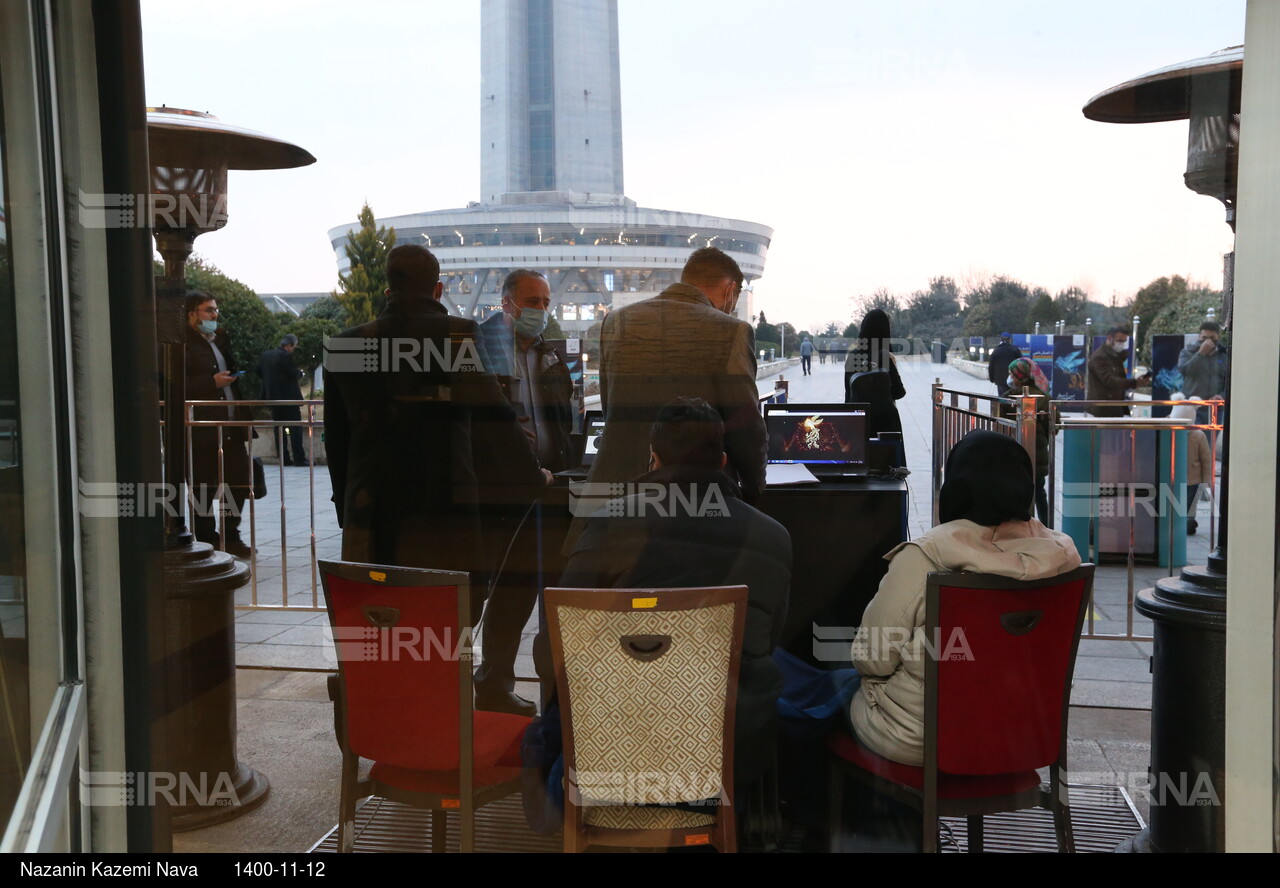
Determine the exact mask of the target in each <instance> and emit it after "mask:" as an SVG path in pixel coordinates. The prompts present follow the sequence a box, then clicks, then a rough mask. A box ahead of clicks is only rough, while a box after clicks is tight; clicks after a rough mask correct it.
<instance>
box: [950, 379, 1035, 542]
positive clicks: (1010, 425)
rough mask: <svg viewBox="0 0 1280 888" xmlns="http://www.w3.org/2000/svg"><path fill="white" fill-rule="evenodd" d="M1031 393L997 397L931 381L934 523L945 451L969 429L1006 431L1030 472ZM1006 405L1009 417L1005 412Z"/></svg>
mask: <svg viewBox="0 0 1280 888" xmlns="http://www.w3.org/2000/svg"><path fill="white" fill-rule="evenodd" d="M1039 400H1040V399H1039V398H1037V397H1035V396H1034V395H1029V396H1025V397H1023V396H1017V397H1013V398H1000V397H996V396H995V395H980V394H977V393H975V392H965V391H960V390H959V389H949V388H944V387H943V385H942V383H941V382H940V381H938V380H934V383H933V446H932V448H931V449H932V454H933V523H934V524H935V525H937V524H940V523H941V521H940V519H939V517H938V499H939V494H941V493H942V476H943V470H944V469H945V467H946V464H947V454H949V453H950V452H951V448H952V447H954V446H955V445H956V444H957V443H959V441H960V439H961V438H963V437H964V436H965V435H967V434H969V433H970V432H972V431H975V430H978V429H983V430H986V431H989V432H996V433H998V434H1001V435H1007V436H1009V437H1010V438H1013V439H1014V440H1015V441H1017V442H1018V443H1020V444H1021V445H1022V446H1023V447H1024V448H1025V449H1026V451H1027V454H1028V455H1029V456H1030V457H1031V469H1032V473H1033V474H1034V472H1035V464H1036V406H1037V404H1036V402H1037V401H1039ZM1002 408H1007V411H1008V412H1009V413H1011V414H1012V415H1013V416H1012V418H1010V417H1007V416H1004V415H1003V412H1002Z"/></svg>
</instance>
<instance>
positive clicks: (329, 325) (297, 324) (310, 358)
mask: <svg viewBox="0 0 1280 888" xmlns="http://www.w3.org/2000/svg"><path fill="white" fill-rule="evenodd" d="M286 332H288V333H292V334H293V335H294V336H297V337H298V346H297V348H295V349H294V350H293V363H295V364H297V365H298V368H299V369H300V370H302V372H303V375H304V377H305V379H304V380H303V381H304V382H309V381H310V380H312V379H314V378H315V374H316V368H317V367H319V366H320V365H321V364H322V363H324V344H325V343H326V342H328V341H329V337H330V336H336V335H337V334H339V333H341V332H342V328H341V327H339V326H338V325H337V324H336V323H334V322H333V321H331V320H328V319H327V318H314V317H313V318H308V317H301V318H297V319H296V320H294V321H293V323H291V324H290V325H289V327H288V330H287V331H286Z"/></svg>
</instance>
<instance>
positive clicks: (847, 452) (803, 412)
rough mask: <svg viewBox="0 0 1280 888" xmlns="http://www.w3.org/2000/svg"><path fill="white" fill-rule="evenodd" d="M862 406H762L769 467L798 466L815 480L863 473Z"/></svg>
mask: <svg viewBox="0 0 1280 888" xmlns="http://www.w3.org/2000/svg"><path fill="white" fill-rule="evenodd" d="M867 410H868V405H866V404H766V405H765V412H764V423H765V430H766V432H767V433H768V435H769V449H768V464H769V465H770V466H788V465H802V466H804V467H806V468H807V469H808V470H809V471H810V472H812V473H813V474H814V476H816V477H817V478H818V479H822V478H856V477H863V476H865V475H866V474H867Z"/></svg>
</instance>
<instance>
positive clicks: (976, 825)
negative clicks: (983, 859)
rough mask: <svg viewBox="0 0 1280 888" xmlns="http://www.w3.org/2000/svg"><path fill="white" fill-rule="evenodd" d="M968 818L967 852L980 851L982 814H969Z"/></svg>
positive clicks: (978, 852) (979, 852)
mask: <svg viewBox="0 0 1280 888" xmlns="http://www.w3.org/2000/svg"><path fill="white" fill-rule="evenodd" d="M967 820H968V824H969V826H968V829H969V832H968V838H969V853H970V854H981V853H982V815H981V814H970V815H969V816H968V818H967Z"/></svg>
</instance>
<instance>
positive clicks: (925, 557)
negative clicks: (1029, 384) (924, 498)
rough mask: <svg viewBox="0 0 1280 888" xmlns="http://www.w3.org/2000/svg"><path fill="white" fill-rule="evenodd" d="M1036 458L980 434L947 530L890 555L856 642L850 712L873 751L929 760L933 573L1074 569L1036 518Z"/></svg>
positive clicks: (955, 480) (957, 478)
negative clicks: (929, 590)
mask: <svg viewBox="0 0 1280 888" xmlns="http://www.w3.org/2000/svg"><path fill="white" fill-rule="evenodd" d="M1033 487H1034V479H1033V478H1032V474H1031V459H1030V457H1028V456H1027V452H1026V451H1025V450H1023V449H1022V447H1021V445H1019V444H1018V442H1017V441H1015V440H1013V439H1012V438H1009V437H1006V436H1004V435H1000V434H997V433H995V432H987V431H975V432H970V433H969V434H968V435H966V436H965V437H964V439H963V440H961V441H960V443H958V444H957V445H956V446H955V447H954V448H953V449H952V451H951V455H950V456H949V457H948V458H947V467H946V475H945V480H944V482H943V485H942V493H941V497H940V500H939V507H940V517H941V518H942V521H943V523H942V524H939V525H938V526H937V527H934V528H933V529H932V530H930V531H929V532H928V533H926V534H924V535H923V536H921V537H920V538H918V539H916V540H912V541H911V542H909V543H903V544H902V545H900V546H898V547H897V548H896V549H894V550H893V551H892V552H890V553H889V555H888V556H887V557H888V559H889V561H890V564H889V572H888V573H887V574H885V577H884V579H883V580H882V581H881V583H880V589H879V591H877V592H876V596H875V598H873V599H872V600H871V603H870V604H869V605H867V610H866V612H865V613H864V614H863V617H862V626H861V627H860V628H859V629H858V634H857V636H856V637H855V640H854V643H853V665H854V666H855V667H856V669H857V671H858V673H859V674H860V676H861V682H860V685H859V687H858V690H857V692H856V693H855V694H854V696H853V701H852V703H851V705H850V709H849V716H850V720H851V722H852V724H853V730H854V733H855V734H856V735H857V737H858V739H859V740H860V741H862V743H863V744H864V745H866V746H867V747H868V748H870V749H871V750H872V751H873V752H875V753H877V754H879V755H882V756H884V757H885V758H888V759H892V760H893V761H896V762H901V763H903V764H906V765H920V764H921V763H922V760H923V752H924V668H925V652H924V639H923V633H917V632H916V631H915V630H916V629H920V628H922V627H923V626H924V622H925V585H926V582H927V579H928V576H929V574H930V573H931V572H933V571H952V570H963V571H973V572H977V573H991V574H998V575H1000V576H1005V577H1013V578H1014V579H1019V580H1038V579H1042V578H1045V577H1052V576H1057V575H1058V574H1062V573H1066V572H1067V571H1070V570H1074V569H1075V568H1076V567H1079V565H1080V556H1079V554H1078V553H1077V552H1076V548H1075V545H1074V544H1073V543H1072V542H1071V538H1070V537H1068V536H1067V535H1066V534H1063V533H1060V532H1058V531H1056V530H1050V529H1049V528H1046V527H1045V526H1044V525H1043V524H1041V523H1040V522H1039V521H1037V520H1035V519H1034V518H1032V517H1031V497H1032V492H1033Z"/></svg>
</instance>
